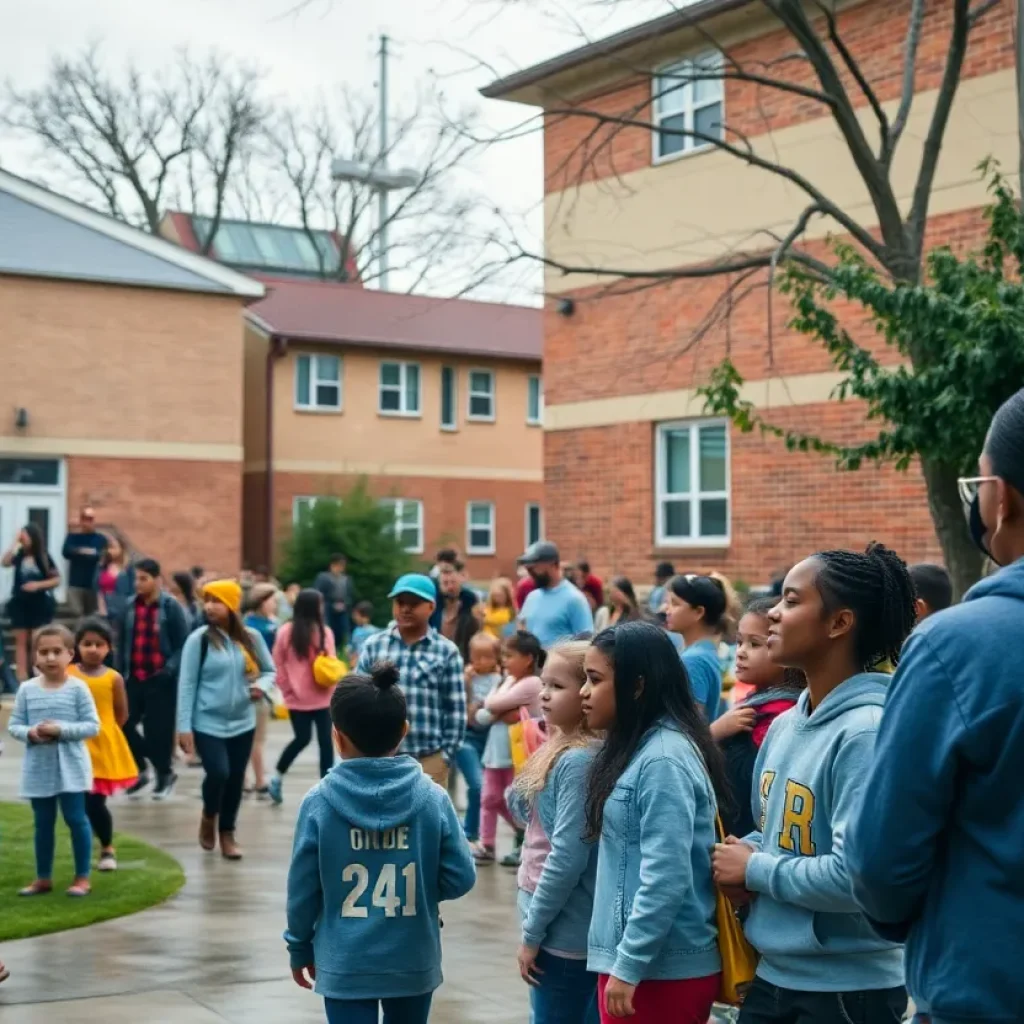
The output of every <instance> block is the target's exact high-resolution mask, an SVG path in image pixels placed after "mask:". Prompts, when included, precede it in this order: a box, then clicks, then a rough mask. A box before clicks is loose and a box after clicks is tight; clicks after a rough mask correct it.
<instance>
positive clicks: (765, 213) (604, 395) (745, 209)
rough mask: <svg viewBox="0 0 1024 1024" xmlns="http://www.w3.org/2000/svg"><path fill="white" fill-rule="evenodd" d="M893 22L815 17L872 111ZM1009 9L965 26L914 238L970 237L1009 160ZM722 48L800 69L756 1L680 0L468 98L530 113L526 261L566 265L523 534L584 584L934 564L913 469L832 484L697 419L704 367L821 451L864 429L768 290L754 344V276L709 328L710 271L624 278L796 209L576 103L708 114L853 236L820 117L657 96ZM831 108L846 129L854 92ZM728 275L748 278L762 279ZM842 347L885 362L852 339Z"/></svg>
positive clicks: (820, 467) (704, 84)
mask: <svg viewBox="0 0 1024 1024" xmlns="http://www.w3.org/2000/svg"><path fill="white" fill-rule="evenodd" d="M909 9H910V2H909V0H863V2H852V3H846V4H841V5H840V13H839V14H838V29H839V34H840V36H841V38H842V39H843V40H844V42H845V43H846V45H847V46H848V48H849V49H850V51H851V52H852V55H853V57H854V58H855V59H856V61H858V62H859V64H860V66H861V68H862V69H863V71H864V74H865V76H866V77H867V79H868V80H869V81H870V82H871V84H872V86H873V87H874V89H875V91H876V93H877V95H878V98H879V100H880V102H881V104H882V106H883V108H884V109H885V110H886V111H887V112H888V115H889V116H890V118H891V117H892V116H893V115H894V113H895V110H896V107H897V105H898V102H899V95H900V86H901V79H902V69H903V49H904V40H905V38H906V34H907V25H908V14H909ZM1011 16H1012V4H1011V3H1009V2H1005V3H1000V4H997V5H996V6H994V7H993V8H992V9H990V10H989V11H988V12H987V13H986V14H985V16H984V17H983V18H982V20H981V21H980V22H979V23H978V25H977V26H976V27H975V28H974V30H973V31H972V33H971V36H970V43H969V47H968V51H967V57H966V60H965V63H964V67H963V75H962V81H961V85H960V88H959V91H958V93H957V97H956V101H955V103H954V105H953V109H952V113H951V115H950V119H949V124H948V127H947V130H946V134H945V141H944V146H943V150H942V155H941V159H940V161H939V165H938V170H937V174H936V178H935V182H934V185H933V190H932V202H931V207H930V210H931V219H930V221H929V226H928V233H929V244H930V245H934V244H940V243H950V244H953V245H954V246H957V247H966V246H973V245H975V244H976V243H977V242H978V241H979V239H980V238H981V237H982V234H983V230H984V225H983V222H982V217H981V210H982V207H983V205H984V204H985V202H986V199H985V191H984V184H983V183H982V182H981V181H980V180H979V175H978V172H977V165H978V163H979V162H980V161H981V160H982V159H983V158H984V157H986V156H989V155H992V156H995V157H997V158H999V159H1000V160H1001V162H1002V164H1003V166H1004V167H1008V168H1009V167H1015V166H1016V161H1017V153H1016V150H1017V138H1016V99H1015V87H1014V72H1013V32H1012V30H1011V29H1012V25H1011ZM949 32H950V5H949V4H948V3H943V2H940V0H929V3H928V4H927V9H926V15H925V19H924V24H923V32H922V36H921V41H920V49H919V55H918V62H917V77H916V80H915V96H914V102H913V106H912V108H911V112H910V120H909V123H908V126H907V130H906V133H905V135H904V137H903V139H902V140H901V142H900V149H899V151H898V153H897V159H896V162H895V165H894V170H893V176H892V179H893V183H894V187H895V189H896V191H897V194H898V198H899V199H900V201H901V202H903V201H909V198H910V196H911V195H912V192H913V188H914V185H915V182H916V174H917V168H918V166H919V162H920V154H921V149H922V145H923V140H924V138H925V135H926V133H927V129H928V126H929V124H930V121H931V117H932V112H933V110H934V108H935V101H936V95H937V87H938V84H939V81H940V77H941V75H942V71H943V67H944V62H945V56H946V53H947V51H948V47H949ZM712 41H713V42H712ZM722 50H724V51H727V52H728V55H729V57H730V58H732V59H734V60H735V61H737V62H738V64H739V66H741V67H746V68H764V67H772V68H778V67H780V66H785V68H786V71H785V74H786V77H787V78H788V79H789V80H790V81H794V82H799V83H803V84H805V85H808V86H810V85H814V84H816V83H815V82H814V81H812V78H811V75H812V72H811V69H810V67H809V66H808V65H806V64H800V63H799V62H793V61H789V62H788V63H786V64H784V65H780V63H779V62H780V60H781V58H784V57H786V56H787V55H791V54H792V52H793V50H794V42H793V39H792V37H791V36H789V35H788V33H786V32H785V31H783V30H782V29H781V28H780V26H779V24H778V23H777V22H775V21H773V20H772V19H771V17H770V15H768V14H766V12H765V9H764V6H763V5H761V4H756V3H750V2H747V0H701V2H699V3H696V4H693V5H691V6H689V7H686V8H683V9H681V10H680V11H678V12H675V13H674V14H672V15H669V16H666V17H665V18H662V19H659V20H658V21H654V22H649V23H647V24H645V25H642V26H639V27H637V28H634V29H631V30H628V31H626V32H623V33H620V34H619V35H617V36H614V37H612V38H610V39H606V40H602V41H600V42H597V43H593V44H590V45H588V46H585V47H583V48H581V49H579V50H576V51H573V52H571V53H568V54H565V55H563V56H561V57H557V58H554V59H553V60H550V61H548V62H546V63H544V64H541V65H538V66H537V67H534V68H530V69H528V70H525V71H522V72H519V73H517V74H515V75H512V76H510V77H508V78H506V79H503V80H502V81H500V82H497V83H495V84H494V85H492V86H489V87H488V88H487V89H485V90H484V94H485V95H487V96H490V97H494V98H502V99H506V100H511V101H514V102H519V103H523V104H527V105H532V106H537V107H541V108H543V111H544V145H545V195H546V199H545V202H546V239H545V255H546V256H548V257H549V258H550V259H551V260H553V261H554V262H555V263H556V264H558V265H560V267H570V268H576V269H578V270H580V271H584V272H574V273H568V274H565V273H562V272H561V270H560V269H553V270H551V271H549V272H548V275H547V280H546V282H545V285H546V291H547V294H548V302H547V305H546V310H545V330H544V377H545V388H546V400H547V409H546V416H545V438H544V473H545V492H546V500H545V507H546V509H547V524H546V525H547V534H548V536H549V537H550V538H551V539H553V540H556V541H557V542H559V543H560V544H561V545H562V548H563V552H564V554H565V556H566V557H577V556H579V555H581V554H586V555H588V556H589V558H590V560H591V562H592V564H593V565H594V567H595V569H597V570H598V571H601V572H606V573H607V572H611V571H616V572H624V573H626V574H627V575H630V576H633V577H634V578H635V579H636V580H637V581H638V582H644V581H645V580H646V579H647V578H648V577H649V576H650V574H651V571H652V567H653V565H654V563H655V562H657V561H659V560H661V559H668V560H671V561H673V562H674V563H675V564H676V567H677V568H678V569H680V570H685V569H691V568H701V567H715V568H719V569H721V570H723V571H725V572H727V573H729V574H730V575H732V576H733V577H734V578H737V579H740V580H744V581H746V582H748V583H761V582H764V581H766V580H767V579H768V578H769V576H770V575H771V574H772V573H773V572H775V571H777V570H778V569H780V568H784V567H785V566H787V565H789V564H791V563H792V562H793V561H794V560H795V559H797V558H799V557H801V556H802V555H804V554H806V553H808V552H810V551H812V550H816V549H822V548H828V547H836V546H843V547H846V546H857V545H860V544H862V543H864V542H867V541H868V540H871V539H877V540H881V541H884V542H885V543H887V544H890V545H892V546H894V547H895V548H896V549H897V550H898V551H900V553H901V554H903V555H904V557H906V558H907V559H908V560H913V561H916V560H921V559H926V558H927V559H936V558H939V557H940V550H939V547H938V543H937V540H936V538H935V535H934V531H933V527H932V523H931V519H930V516H929V513H928V507H927V501H926V496H925V492H924V487H923V484H922V481H921V478H920V474H919V473H918V472H917V471H916V470H911V471H910V472H908V473H905V474H898V473H896V472H895V471H893V470H892V469H888V468H886V469H880V470H879V469H873V468H865V469H862V470H860V471H859V472H857V473H841V472H839V471H837V470H835V469H834V468H833V466H832V464H831V463H830V461H829V460H828V459H827V458H825V457H822V456H820V455H812V454H793V453H789V452H787V451H786V450H785V448H784V446H783V445H782V443H781V442H778V441H774V440H768V439H765V438H762V437H761V436H760V435H759V434H748V435H744V434H741V433H739V432H738V431H737V430H735V429H734V428H733V427H732V426H731V425H729V424H728V423H726V422H725V421H722V420H714V419H708V418H707V417H706V416H705V415H704V410H703V403H702V400H701V399H700V398H699V397H698V396H697V394H696V388H698V387H699V386H700V385H701V384H702V383H703V382H705V381H706V380H707V376H708V373H709V371H710V369H711V368H712V367H713V366H715V365H716V364H717V363H719V362H720V361H721V360H722V358H723V357H724V356H725V355H726V353H728V354H729V355H730V357H731V359H732V360H733V362H734V363H735V364H736V366H737V368H738V369H739V371H740V373H741V374H742V375H743V376H744V378H745V380H746V382H747V384H746V387H745V397H747V398H749V399H750V400H752V401H754V402H755V404H757V405H758V406H759V407H760V408H762V409H765V408H767V409H769V410H770V416H769V418H770V419H771V420H772V421H773V422H775V423H777V424H779V425H780V426H782V427H795V428H801V429H807V430H810V431H813V432H815V433H818V434H820V435H823V436H825V437H827V438H829V439H831V440H835V441H839V442H848V441H852V440H854V439H856V438H859V437H862V436H870V433H871V426H870V425H869V424H867V423H866V422H865V415H864V408H863V406H861V405H859V404H857V403H853V402H849V403H839V402H836V401H832V400H830V395H831V393H832V390H833V388H834V386H835V384H836V383H837V381H838V379H839V377H838V375H837V374H835V373H834V372H833V371H832V367H831V365H830V363H829V360H828V358H827V356H826V354H825V353H824V351H823V350H822V349H821V348H820V347H819V346H817V345H815V344H813V343H811V342H809V341H808V340H807V339H805V338H804V337H802V336H799V335H796V334H795V333H793V332H792V331H790V330H788V329H787V326H786V322H787V319H788V316H789V310H788V308H787V305H786V301H785V299H784V298H782V297H781V296H779V295H778V294H777V293H776V294H775V295H774V297H773V300H772V302H773V305H772V307H771V318H772V331H771V339H772V344H771V346H769V344H768V336H769V331H768V323H769V300H768V291H767V288H765V287H763V286H762V287H758V288H755V289H753V290H752V291H750V292H749V294H747V295H746V297H745V298H743V299H742V301H738V302H737V303H736V304H735V305H734V307H733V308H732V309H731V313H730V315H729V316H724V315H721V311H720V315H719V316H717V317H713V316H712V314H713V312H714V310H715V307H716V304H717V303H719V301H720V299H721V297H722V295H723V291H724V287H725V283H724V282H723V280H722V279H721V278H720V277H713V278H707V279H703V280H675V281H671V282H661V283H658V285H657V287H651V286H650V282H649V281H645V280H643V279H642V278H641V279H640V280H639V281H638V280H636V279H631V278H629V277H628V275H630V274H634V275H636V274H643V273H645V272H650V271H652V270H656V269H664V268H672V267H684V266H688V265H692V264H701V263H707V262H708V261H711V260H715V259H720V258H721V257H723V256H724V255H725V254H727V253H729V252H732V251H737V250H745V251H749V250H751V249H757V248H758V244H757V242H756V239H757V238H758V236H759V234H760V233H763V232H769V231H770V232H772V233H774V235H775V236H776V237H783V236H785V235H786V234H787V233H788V231H789V230H790V228H791V227H792V225H793V224H794V223H796V221H797V219H798V218H799V215H800V212H801V211H802V210H803V209H804V207H806V205H807V196H806V195H805V194H804V193H803V192H802V191H800V190H799V189H798V188H796V187H795V186H793V185H791V184H790V183H788V182H786V181H783V180H782V179H781V178H779V177H777V176H775V175H772V174H770V173H766V172H764V171H762V170H758V169H753V168H750V167H748V166H747V165H745V164H744V163H742V162H741V161H739V160H737V159H736V158H735V157H733V156H731V155H729V154H727V153H724V152H722V151H720V150H718V149H716V148H714V147H713V146H703V147H702V146H699V145H693V143H694V140H693V138H692V137H690V138H686V139H684V138H683V137H682V136H679V135H675V136H673V135H669V134H662V133H661V132H658V131H651V130H650V129H649V128H648V127H646V126H631V125H628V124H627V125H625V126H622V125H614V126H609V125H604V126H602V125H601V124H599V123H598V122H597V121H595V119H594V118H593V117H592V116H589V114H590V113H592V112H595V111H597V112H600V113H602V114H607V115H611V116H613V117H618V118H625V119H627V120H630V119H633V120H637V121H641V122H653V123H654V124H655V125H656V126H660V127H662V128H668V129H671V128H672V127H673V126H682V125H685V126H686V127H687V128H688V129H690V130H693V129H694V128H696V129H697V130H705V131H706V130H710V129H709V127H708V126H712V125H720V124H723V123H724V124H727V125H728V126H729V127H730V128H731V129H735V130H736V131H737V132H738V133H741V135H742V137H745V138H746V139H748V140H749V142H750V144H751V146H753V147H754V150H755V151H756V152H758V153H761V154H764V155H767V156H769V157H771V158H773V159H775V160H776V161H777V162H778V163H780V164H784V165H786V166H788V167H792V168H794V169H795V170H797V171H799V172H801V173H803V174H804V175H805V176H806V177H808V178H810V179H811V180H812V181H814V182H815V183H816V184H818V185H819V186H820V187H821V188H822V189H823V190H824V191H826V192H827V193H828V195H829V196H830V197H831V198H832V199H833V200H834V201H835V202H836V203H837V204H838V205H839V206H841V207H843V208H844V209H847V210H849V211H851V213H853V214H855V215H856V217H857V218H858V220H859V221H860V222H861V223H862V224H866V225H867V226H868V227H871V225H872V222H871V214H870V213H869V212H868V211H870V210H871V205H870V202H869V199H868V196H867V195H866V192H865V187H864V185H863V182H862V180H861V178H860V176H859V174H858V173H857V171H856V169H855V167H854V165H853V161H852V158H851V157H850V155H849V152H848V150H847V149H846V147H845V145H844V143H843V141H842V139H841V138H840V136H839V133H838V131H837V129H836V127H835V125H834V123H833V121H832V119H831V117H830V116H829V115H828V113H827V110H826V109H825V108H824V107H822V106H821V105H820V104H818V103H815V102H812V101H810V100H808V99H806V98H804V97H802V96H797V95H794V94H792V93H784V92H779V91H778V90H773V89H771V88H766V87H763V86H758V85H753V84H751V83H749V82H744V81H736V80H729V79H726V80H724V81H723V80H722V79H720V78H719V79H716V80H704V81H698V82H696V83H695V84H693V83H689V84H687V85H685V86H683V87H681V88H678V89H672V88H671V84H670V85H669V86H666V85H665V84H664V83H665V82H666V81H668V82H669V83H671V81H672V80H671V78H669V79H666V78H664V77H661V78H660V79H659V75H662V76H664V75H666V74H669V75H671V74H672V72H673V69H678V68H683V69H684V70H686V71H690V72H691V73H692V70H693V69H694V68H700V67H707V66H716V65H717V66H721V65H720V62H721V61H722V53H721V51H722ZM676 73H677V75H678V72H676ZM774 73H776V74H777V73H779V72H778V71H776V72H774ZM698 77H699V76H698ZM659 81H660V82H661V83H662V84H661V85H660V86H659V84H658V83H659ZM852 94H853V96H854V98H855V101H856V103H857V104H858V116H859V117H860V118H861V121H862V123H863V124H864V125H866V126H867V129H868V130H869V131H870V128H871V124H872V118H873V116H874V115H873V113H872V111H871V110H870V108H869V107H868V105H867V100H866V99H865V98H864V96H863V94H862V93H860V92H857V91H856V89H855V88H854V89H853V90H852ZM652 97H655V100H654V102H652ZM876 132H877V129H876ZM837 234H838V228H837V225H835V224H834V223H831V222H829V221H826V220H825V219H823V218H821V219H819V220H817V221H812V223H811V225H810V227H809V229H808V231H807V232H806V234H805V235H804V239H805V242H804V244H805V247H806V249H807V250H808V251H811V252H817V253H818V254H820V255H827V253H828V247H829V245H830V239H829V238H828V237H827V236H829V235H831V236H832V237H833V238H835V237H836V235H837ZM772 244H774V243H772ZM750 283H751V284H757V283H760V284H761V285H764V284H765V283H766V276H762V277H761V278H760V279H759V280H758V279H756V278H755V279H752V280H751V282H750ZM709 322H711V323H713V324H714V326H712V327H711V328H710V329H708V330H706V331H703V332H701V333H700V335H699V336H698V328H700V327H702V326H703V325H706V324H708V323H709ZM858 337H859V338H860V339H861V340H862V341H863V342H864V343H866V344H869V345H870V346H871V347H872V348H874V349H875V350H876V351H878V352H879V353H881V354H882V355H883V358H884V359H886V360H891V359H892V358H893V353H892V352H891V351H889V350H887V349H886V347H885V346H884V344H882V343H881V342H880V341H878V342H877V344H876V343H874V342H872V340H871V336H870V333H869V331H868V330H861V331H860V332H859V333H858Z"/></svg>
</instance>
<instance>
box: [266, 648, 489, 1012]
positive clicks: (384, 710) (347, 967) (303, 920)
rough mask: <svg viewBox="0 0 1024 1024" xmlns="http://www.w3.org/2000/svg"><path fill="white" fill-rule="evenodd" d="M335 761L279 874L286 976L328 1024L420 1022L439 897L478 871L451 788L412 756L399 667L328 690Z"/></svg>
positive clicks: (311, 798)
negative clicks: (284, 899)
mask: <svg viewBox="0 0 1024 1024" xmlns="http://www.w3.org/2000/svg"><path fill="white" fill-rule="evenodd" d="M331 720H332V722H333V724H334V742H335V745H336V747H337V750H338V753H339V754H340V755H341V758H342V761H341V763H340V764H338V765H336V766H335V767H334V768H333V769H332V770H331V771H330V772H329V773H328V774H327V775H326V776H325V777H324V778H323V779H322V780H321V782H320V783H319V784H318V785H317V786H315V787H314V788H313V789H312V790H311V791H310V792H309V793H308V794H307V796H306V798H305V800H304V801H303V802H302V807H301V808H300V810H299V819H298V821H297V823H296V825H295V845H294V848H293V851H292V863H291V868H290V869H289V872H288V929H287V931H286V932H285V936H284V937H285V942H286V943H287V944H288V952H289V954H290V956H291V967H292V977H293V978H294V979H295V982H296V984H298V985H299V986H300V987H302V988H312V987H313V985H312V984H311V983H310V981H311V980H312V981H314V982H315V984H316V991H317V993H319V994H320V995H322V996H323V997H324V1003H325V1007H326V1011H327V1020H328V1022H329V1024H376V1022H377V1020H378V1014H379V1010H380V1007H381V1004H382V1005H383V1010H384V1022H385V1024H425V1022H426V1021H427V1019H428V1017H429V1015H430V1002H431V998H432V996H433V993H434V990H435V989H436V988H437V987H438V986H439V985H440V984H441V933H440V920H439V915H438V904H439V903H440V902H441V901H442V900H454V899H458V898H459V897H460V896H464V895H465V894H466V893H467V892H469V890H470V889H472V888H473V883H474V882H475V881H476V869H475V867H474V865H473V856H472V853H471V852H470V849H469V844H468V843H467V842H466V839H465V837H464V836H463V833H462V827H461V825H460V824H459V820H458V817H457V815H456V813H455V808H454V807H453V806H452V803H451V800H450V799H449V798H448V794H447V793H446V792H445V791H444V790H443V789H442V788H441V787H440V786H438V785H437V784H436V783H434V782H432V781H431V780H430V779H429V778H428V777H427V776H426V775H424V773H423V769H422V768H421V767H420V765H419V763H418V762H417V761H415V760H414V759H413V758H411V757H407V756H404V755H401V756H399V755H396V751H397V750H398V748H399V746H400V745H401V743H402V740H403V739H405V734H406V732H407V731H408V722H407V720H406V702H405V695H404V694H403V693H402V691H401V689H400V688H399V686H398V669H397V668H396V667H395V666H394V665H392V664H390V663H384V664H381V665H378V666H375V667H374V669H373V671H372V673H371V674H370V675H362V674H359V673H353V674H351V675H349V676H347V677H346V678H345V679H343V680H342V681H341V683H339V684H338V687H337V689H336V690H335V691H334V694H333V696H332V698H331Z"/></svg>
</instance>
